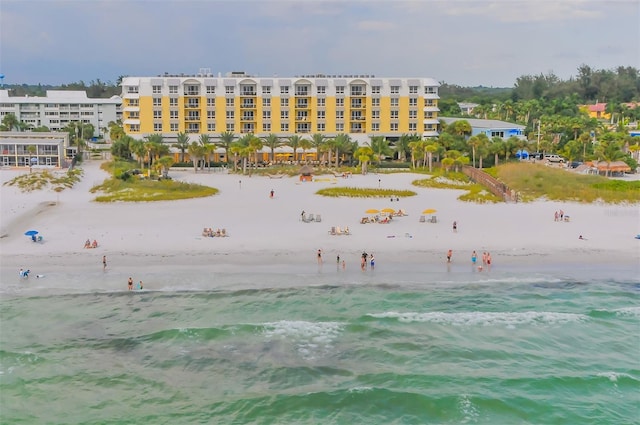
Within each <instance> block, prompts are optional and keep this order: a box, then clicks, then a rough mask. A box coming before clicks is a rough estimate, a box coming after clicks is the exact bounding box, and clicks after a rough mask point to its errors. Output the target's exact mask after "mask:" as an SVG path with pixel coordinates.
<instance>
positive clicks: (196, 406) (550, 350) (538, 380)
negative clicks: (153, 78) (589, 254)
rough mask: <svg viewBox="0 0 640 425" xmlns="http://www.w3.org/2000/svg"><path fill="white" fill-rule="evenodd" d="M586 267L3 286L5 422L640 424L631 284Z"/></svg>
mask: <svg viewBox="0 0 640 425" xmlns="http://www.w3.org/2000/svg"><path fill="white" fill-rule="evenodd" d="M583 274H584V275H588V276H589V277H582V278H577V277H575V276H574V277H568V276H566V275H562V276H561V275H560V273H555V272H551V273H547V274H543V273H539V274H533V273H530V274H528V275H526V277H522V275H521V274H520V273H506V272H503V273H498V272H495V273H494V272H492V273H491V274H489V273H485V274H479V273H457V274H447V273H440V274H438V273H431V274H426V275H425V274H422V273H420V272H418V271H416V270H407V271H404V272H398V271H394V273H384V272H377V271H376V273H372V272H370V271H367V272H365V273H358V272H355V271H354V272H352V273H340V271H332V272H327V271H325V272H323V273H315V271H314V272H312V273H307V274H305V273H295V274H285V273H280V274H276V273H271V274H268V275H265V274H264V273H257V274H252V273H246V272H244V273H229V274H218V275H216V276H215V280H216V282H217V283H218V284H219V283H220V282H226V284H227V286H229V285H233V284H234V282H244V283H245V284H246V282H258V284H259V286H261V287H264V286H269V287H271V286H275V285H270V284H269V282H274V283H277V287H273V288H271V289H256V290H250V289H244V290H214V289H207V285H206V281H207V280H206V279H205V278H203V280H202V282H201V288H200V289H194V290H188V291H184V290H169V289H167V288H166V287H163V289H162V290H150V291H145V292H141V293H128V292H119V291H118V292H91V291H87V292H86V293H77V292H74V293H68V292H67V293H65V291H57V292H56V291H53V293H49V294H47V295H38V294H37V293H35V292H30V291H24V292H19V291H15V290H14V291H5V293H3V294H2V303H1V309H0V313H1V316H0V319H1V322H0V323H1V328H0V343H1V345H0V347H1V350H0V418H1V422H2V423H3V424H43V423H47V424H133V423H136V424H141V423H147V424H193V423H203V424H205V423H207V424H208V423H216V424H631V423H640V419H639V417H640V336H639V335H640V333H639V330H640V281H638V279H637V277H636V276H635V275H632V277H629V276H626V277H625V273H623V274H622V275H621V276H618V277H616V278H613V279H612V278H604V277H598V276H595V277H594V274H593V273H583ZM596 274H597V273H596ZM600 274H602V275H606V273H605V272H602V273H600ZM210 279H213V277H211V278H210ZM265 282H266V283H265ZM180 286H181V285H179V282H176V287H180Z"/></svg>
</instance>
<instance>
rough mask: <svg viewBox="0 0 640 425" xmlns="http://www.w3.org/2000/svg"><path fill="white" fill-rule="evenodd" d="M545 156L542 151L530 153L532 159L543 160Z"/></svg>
mask: <svg viewBox="0 0 640 425" xmlns="http://www.w3.org/2000/svg"><path fill="white" fill-rule="evenodd" d="M543 158H544V154H543V153H542V152H534V153H532V154H529V159H530V160H532V161H533V160H542V159H543Z"/></svg>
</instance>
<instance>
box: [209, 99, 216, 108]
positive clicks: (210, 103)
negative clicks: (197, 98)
mask: <svg viewBox="0 0 640 425" xmlns="http://www.w3.org/2000/svg"><path fill="white" fill-rule="evenodd" d="M207 106H216V99H215V98H213V97H212V98H210V99H207Z"/></svg>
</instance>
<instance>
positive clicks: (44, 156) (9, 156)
mask: <svg viewBox="0 0 640 425" xmlns="http://www.w3.org/2000/svg"><path fill="white" fill-rule="evenodd" d="M29 146H34V147H35V150H34V152H29ZM69 149H70V147H69V134H68V133H65V132H62V133H35V132H11V131H0V165H1V166H3V167H29V166H34V167H51V168H60V167H66V166H67V158H69V157H70V156H72V155H73V152H71V151H70V150H69Z"/></svg>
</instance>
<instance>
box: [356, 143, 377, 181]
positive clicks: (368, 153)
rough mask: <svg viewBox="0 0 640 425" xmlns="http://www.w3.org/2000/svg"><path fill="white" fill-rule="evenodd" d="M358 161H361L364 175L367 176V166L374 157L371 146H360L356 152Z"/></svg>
mask: <svg viewBox="0 0 640 425" xmlns="http://www.w3.org/2000/svg"><path fill="white" fill-rule="evenodd" d="M355 155H356V157H357V158H358V161H360V166H361V171H362V174H363V175H364V174H367V165H368V164H369V161H370V160H371V157H372V156H373V149H371V147H370V146H360V147H359V148H358V150H356V152H355Z"/></svg>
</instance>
